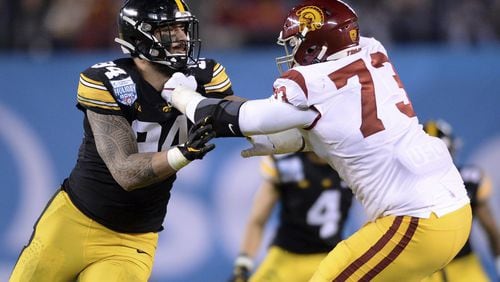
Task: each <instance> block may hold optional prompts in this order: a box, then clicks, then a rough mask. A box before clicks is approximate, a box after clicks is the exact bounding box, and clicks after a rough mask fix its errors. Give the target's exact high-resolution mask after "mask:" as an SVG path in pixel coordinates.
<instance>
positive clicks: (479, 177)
mask: <svg viewBox="0 0 500 282" xmlns="http://www.w3.org/2000/svg"><path fill="white" fill-rule="evenodd" d="M459 171H460V175H462V179H463V180H464V184H465V189H466V190H467V195H468V196H469V198H470V205H471V208H472V211H473V213H474V209H475V207H476V206H477V205H478V202H479V196H478V195H479V190H480V189H481V183H482V181H483V178H484V175H483V172H482V171H481V169H479V168H478V167H475V166H464V167H459ZM471 252H472V248H471V244H470V238H469V239H468V240H467V242H465V245H464V246H463V247H462V249H461V250H460V252H458V254H457V256H456V257H457V258H458V257H462V256H465V255H468V254H470V253H471Z"/></svg>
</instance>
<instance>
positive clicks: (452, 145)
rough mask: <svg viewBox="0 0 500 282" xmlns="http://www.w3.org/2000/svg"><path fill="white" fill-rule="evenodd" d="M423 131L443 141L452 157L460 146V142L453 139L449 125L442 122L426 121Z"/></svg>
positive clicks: (455, 138) (457, 139)
mask: <svg viewBox="0 0 500 282" xmlns="http://www.w3.org/2000/svg"><path fill="white" fill-rule="evenodd" d="M424 130H425V132H427V134H429V135H430V136H434V137H437V138H439V139H441V140H443V142H444V143H445V144H446V147H448V150H449V151H450V153H451V154H452V155H453V156H454V155H455V153H456V151H457V149H459V147H460V145H461V140H460V139H459V138H457V137H455V135H454V134H453V128H452V127H451V125H450V124H449V123H447V122H446V121H444V120H428V121H427V122H426V123H424Z"/></svg>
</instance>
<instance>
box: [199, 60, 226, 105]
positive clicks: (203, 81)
mask: <svg viewBox="0 0 500 282" xmlns="http://www.w3.org/2000/svg"><path fill="white" fill-rule="evenodd" d="M190 72H191V73H192V74H193V75H194V76H195V78H196V81H197V82H198V87H199V88H201V89H198V90H201V92H203V93H204V94H205V96H208V97H210V96H214V95H215V96H217V98H221V97H225V96H229V95H233V90H232V84H231V80H230V79H229V76H228V75H227V73H226V68H225V67H224V66H223V65H221V64H220V63H218V62H216V61H215V60H212V59H205V58H204V59H200V60H199V61H198V64H197V65H196V66H192V67H190Z"/></svg>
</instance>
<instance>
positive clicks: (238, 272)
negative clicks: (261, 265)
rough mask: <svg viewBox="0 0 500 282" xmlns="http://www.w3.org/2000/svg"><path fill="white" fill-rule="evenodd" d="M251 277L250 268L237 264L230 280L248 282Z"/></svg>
mask: <svg viewBox="0 0 500 282" xmlns="http://www.w3.org/2000/svg"><path fill="white" fill-rule="evenodd" d="M249 277H250V270H249V269H248V268H246V267H244V266H235V267H234V269H233V274H232V275H231V277H230V278H229V280H228V282H247V281H248V278H249Z"/></svg>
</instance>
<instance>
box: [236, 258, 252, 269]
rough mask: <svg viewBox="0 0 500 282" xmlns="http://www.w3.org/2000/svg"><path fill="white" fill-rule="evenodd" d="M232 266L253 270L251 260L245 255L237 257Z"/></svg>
mask: <svg viewBox="0 0 500 282" xmlns="http://www.w3.org/2000/svg"><path fill="white" fill-rule="evenodd" d="M234 266H237V267H238V266H240V267H245V268H246V269H248V270H249V271H252V270H253V260H252V259H251V258H249V257H248V256H245V255H239V256H238V257H237V258H236V260H235V261H234Z"/></svg>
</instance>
